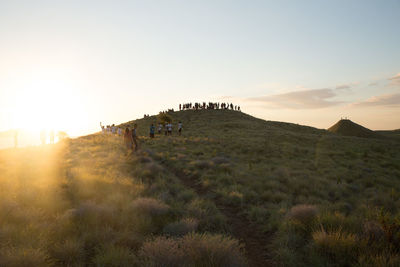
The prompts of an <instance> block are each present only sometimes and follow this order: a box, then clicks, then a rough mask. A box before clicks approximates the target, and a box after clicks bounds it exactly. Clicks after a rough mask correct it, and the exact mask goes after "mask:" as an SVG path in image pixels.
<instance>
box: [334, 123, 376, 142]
mask: <svg viewBox="0 0 400 267" xmlns="http://www.w3.org/2000/svg"><path fill="white" fill-rule="evenodd" d="M328 131H330V132H332V133H336V134H341V135H345V136H357V137H365V138H382V135H380V134H379V133H377V132H374V131H372V130H370V129H368V128H365V127H363V126H361V125H359V124H357V123H354V122H352V121H351V120H347V119H342V120H340V121H338V122H337V123H336V124H334V125H333V126H332V127H330V128H329V129H328Z"/></svg>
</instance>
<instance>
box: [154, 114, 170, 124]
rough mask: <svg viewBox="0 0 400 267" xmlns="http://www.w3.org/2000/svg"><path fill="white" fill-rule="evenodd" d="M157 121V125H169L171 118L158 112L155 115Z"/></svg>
mask: <svg viewBox="0 0 400 267" xmlns="http://www.w3.org/2000/svg"><path fill="white" fill-rule="evenodd" d="M157 121H158V122H159V123H162V124H165V123H170V122H172V118H171V116H170V115H168V114H166V113H162V112H160V113H159V114H158V115H157Z"/></svg>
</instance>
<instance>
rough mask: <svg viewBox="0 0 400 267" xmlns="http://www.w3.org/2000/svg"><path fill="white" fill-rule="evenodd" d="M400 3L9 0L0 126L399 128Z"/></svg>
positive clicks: (0, 22) (0, 51)
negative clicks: (190, 118) (222, 115)
mask: <svg viewBox="0 0 400 267" xmlns="http://www.w3.org/2000/svg"><path fill="white" fill-rule="evenodd" d="M399 14H400V1H399V0H385V1H379V0H375V1H370V0H359V1H356V0H338V1H327V0H326V1H325V0H318V1H313V0H307V1H297V0H293V1H286V0H283V1H267V0H265V1H257V0H252V1H244V0H243V1H235V0H230V1H222V0H220V1H219V0H214V1H207V0H201V1H197V0H193V1H187V0H182V1H167V0H160V1H151V0H149V1H101V0H96V1H90V0H88V1H75V0H69V1H54V0H53V1H41V0H37V1H18V0H12V1H11V0H10V1H7V0H2V1H0V131H5V130H9V129H16V128H18V129H21V128H24V129H30V130H36V131H38V130H39V129H47V130H50V129H54V130H62V131H66V132H67V133H69V134H70V135H71V136H77V135H83V134H88V133H92V132H95V131H98V130H100V128H99V122H100V121H101V122H103V124H112V123H115V124H117V123H122V122H126V121H129V120H133V119H136V118H139V117H143V114H151V115H152V114H157V113H158V112H159V111H160V110H165V109H168V108H175V109H177V107H178V105H179V103H183V102H194V101H219V102H233V103H234V104H238V105H240V106H241V109H242V110H243V111H244V112H246V113H249V114H250V115H253V116H255V117H258V118H262V119H266V120H274V121H285V122H293V123H298V124H303V125H309V126H314V127H317V128H328V127H329V126H331V125H333V124H334V123H336V122H337V121H338V120H339V119H340V118H342V117H347V118H349V119H351V120H353V121H355V122H357V123H359V124H362V125H363V126H365V127H368V128H371V129H375V130H377V129H398V128H400V51H399V47H400V15H399Z"/></svg>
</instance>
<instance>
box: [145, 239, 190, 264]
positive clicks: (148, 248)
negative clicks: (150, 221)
mask: <svg viewBox="0 0 400 267" xmlns="http://www.w3.org/2000/svg"><path fill="white" fill-rule="evenodd" d="M139 256H140V258H141V263H142V265H143V266H152V267H158V266H160V267H161V266H162V267H169V266H171V267H175V266H182V265H183V264H184V254H183V251H182V250H181V249H179V245H178V242H176V241H175V240H174V239H168V238H165V237H159V238H156V239H154V240H152V241H147V242H145V243H144V244H143V246H142V248H141V249H140V251H139Z"/></svg>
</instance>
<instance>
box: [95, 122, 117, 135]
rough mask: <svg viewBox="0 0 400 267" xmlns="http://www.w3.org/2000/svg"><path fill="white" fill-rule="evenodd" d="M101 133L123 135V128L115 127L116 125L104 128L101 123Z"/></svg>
mask: <svg viewBox="0 0 400 267" xmlns="http://www.w3.org/2000/svg"><path fill="white" fill-rule="evenodd" d="M100 127H101V132H102V133H103V134H118V135H119V136H120V135H122V128H121V127H117V126H115V124H112V125H107V126H104V125H102V124H101V122H100Z"/></svg>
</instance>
